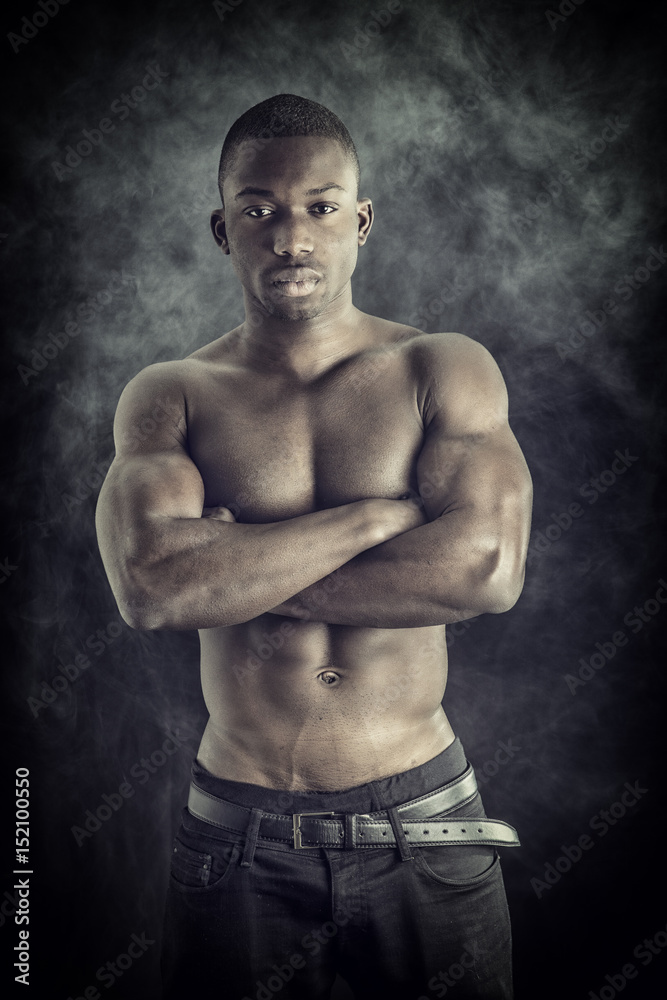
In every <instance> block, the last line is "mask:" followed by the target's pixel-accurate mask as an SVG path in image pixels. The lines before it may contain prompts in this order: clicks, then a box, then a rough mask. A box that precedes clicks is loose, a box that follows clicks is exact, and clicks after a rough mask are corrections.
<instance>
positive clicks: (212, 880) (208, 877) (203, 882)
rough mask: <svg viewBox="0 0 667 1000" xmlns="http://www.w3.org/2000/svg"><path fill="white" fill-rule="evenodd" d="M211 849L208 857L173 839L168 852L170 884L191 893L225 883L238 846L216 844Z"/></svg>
mask: <svg viewBox="0 0 667 1000" xmlns="http://www.w3.org/2000/svg"><path fill="white" fill-rule="evenodd" d="M210 850H211V852H212V853H210V854H209V853H206V851H203V850H195V849H194V848H192V847H189V846H188V845H187V844H186V843H184V842H183V841H182V840H181V839H180V838H179V837H176V839H175V840H174V847H173V850H172V852H171V882H172V885H176V886H178V888H179V889H186V890H189V891H191V892H192V891H194V892H196V891H198V890H199V891H210V890H211V889H217V888H218V887H219V886H220V885H221V884H222V883H223V882H224V881H226V878H227V877H228V875H229V873H230V872H231V870H232V867H233V866H234V864H235V863H236V861H237V860H238V855H239V847H238V845H237V844H231V843H229V844H228V843H224V842H222V841H219V842H218V843H216V844H215V846H212V847H211V848H210Z"/></svg>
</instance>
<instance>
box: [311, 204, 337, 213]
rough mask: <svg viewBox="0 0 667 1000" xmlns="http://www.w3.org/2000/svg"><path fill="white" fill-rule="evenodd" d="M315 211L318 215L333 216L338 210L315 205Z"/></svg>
mask: <svg viewBox="0 0 667 1000" xmlns="http://www.w3.org/2000/svg"><path fill="white" fill-rule="evenodd" d="M313 211H314V212H317V214H318V215H331V214H332V212H335V211H336V209H335V208H334V206H333V205H315V207H314V209H313Z"/></svg>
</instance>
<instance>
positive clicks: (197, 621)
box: [107, 499, 415, 629]
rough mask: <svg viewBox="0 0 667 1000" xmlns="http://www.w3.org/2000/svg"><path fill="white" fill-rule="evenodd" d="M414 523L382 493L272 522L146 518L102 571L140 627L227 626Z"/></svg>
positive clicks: (400, 504) (128, 615)
mask: <svg viewBox="0 0 667 1000" xmlns="http://www.w3.org/2000/svg"><path fill="white" fill-rule="evenodd" d="M414 523H415V515H414V509H411V508H410V505H408V504H406V503H405V502H404V501H395V500H393V501H392V500H380V499H378V500H364V501H359V502H357V503H351V504H346V505H344V506H342V507H336V508H332V509H330V510H322V511H316V512H314V513H311V514H306V515H303V516H301V517H295V518H291V519H288V520H285V521H278V522H274V523H271V524H243V523H225V522H223V521H220V520H215V519H212V518H211V519H209V518H170V517H151V518H148V519H147V520H146V522H145V523H144V524H143V526H142V529H143V530H138V531H137V532H136V539H135V542H134V544H131V545H130V546H128V550H127V551H125V552H124V553H123V554H122V555H121V556H119V557H113V558H109V559H108V560H107V561H108V562H109V563H110V564H111V565H110V566H108V567H107V568H108V572H109V576H110V579H111V580H112V586H113V589H114V593H115V594H116V597H117V599H118V602H119V606H120V608H121V612H122V613H123V616H124V617H125V618H126V620H127V621H128V622H129V623H130V624H131V625H133V626H134V627H136V628H145V629H159V628H167V629H195V628H197V629H200V628H215V627H220V626H229V625H235V624H238V623H239V622H244V621H249V620H250V619H252V618H255V617H257V616H258V615H260V614H262V613H263V612H265V611H268V610H269V609H270V608H272V607H273V606H274V605H275V604H276V603H277V602H278V601H281V600H284V599H286V598H287V597H289V596H290V595H291V594H293V593H295V592H296V591H299V590H303V589H304V588H307V587H308V586H309V585H311V584H312V583H314V582H315V581H316V580H318V579H321V578H322V577H324V576H327V575H328V574H330V573H332V572H334V570H336V569H337V568H338V567H339V566H342V565H344V564H345V563H347V562H348V561H349V560H350V559H352V558H353V557H354V556H355V555H357V554H358V553H359V552H362V551H364V550H365V549H367V548H369V547H370V546H373V545H377V544H381V543H382V542H383V541H385V540H386V539H388V538H391V537H393V536H394V535H396V534H398V533H400V532H402V531H405V530H407V529H409V528H410V527H411V526H412V525H413V524H414Z"/></svg>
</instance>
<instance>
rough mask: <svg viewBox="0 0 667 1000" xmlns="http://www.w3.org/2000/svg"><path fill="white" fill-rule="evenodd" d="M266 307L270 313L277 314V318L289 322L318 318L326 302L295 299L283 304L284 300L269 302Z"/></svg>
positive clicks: (271, 314)
mask: <svg viewBox="0 0 667 1000" xmlns="http://www.w3.org/2000/svg"><path fill="white" fill-rule="evenodd" d="M265 308H266V310H267V312H268V313H269V315H270V316H275V318H276V319H280V320H283V321H284V322H287V323H289V322H293V323H298V322H303V321H304V320H308V319H316V318H317V317H318V316H319V315H321V313H323V312H324V309H325V303H322V302H319V303H317V304H316V303H314V302H311V303H307V302H296V301H295V302H290V303H289V304H287V303H285V304H283V303H282V302H280V303H279V302H268V303H267V304H266V307H265Z"/></svg>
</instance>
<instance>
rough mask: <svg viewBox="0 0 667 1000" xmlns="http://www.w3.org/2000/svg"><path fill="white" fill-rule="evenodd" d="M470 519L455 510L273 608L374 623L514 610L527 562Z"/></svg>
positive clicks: (396, 624)
mask: <svg viewBox="0 0 667 1000" xmlns="http://www.w3.org/2000/svg"><path fill="white" fill-rule="evenodd" d="M466 520H467V517H466V514H465V513H464V512H462V511H453V512H452V513H451V514H446V515H443V516H442V517H440V518H437V519H436V520H435V521H432V522H430V523H429V524H425V525H422V526H420V527H417V528H415V529H414V530H412V531H408V532H405V533H404V534H402V535H400V536H398V537H396V538H393V539H391V540H390V541H387V542H385V543H384V544H382V545H378V546H376V547H375V548H373V549H369V550H368V551H366V552H363V553H361V554H360V555H358V556H356V557H354V558H353V559H352V560H350V562H348V563H346V564H345V565H344V566H343V567H341V569H340V570H338V572H337V573H334V574H333V575H332V576H330V577H327V578H326V579H323V580H320V581H318V583H316V584H314V585H312V586H310V587H308V588H306V589H305V590H303V591H301V592H300V593H298V594H295V595H294V596H293V597H292V598H290V599H289V600H288V601H285V602H284V603H283V604H281V605H279V606H278V607H275V608H272V609H271V610H272V611H273V612H274V613H275V614H283V615H286V616H288V617H293V618H300V619H304V620H310V621H322V622H326V623H328V624H332V625H356V626H361V627H374V628H418V627H421V626H428V625H443V624H448V623H451V622H457V621H462V620H464V619H467V618H473V617H475V616H476V615H479V614H483V613H485V612H497V611H504V610H507V609H508V608H509V607H511V606H512V605H513V604H514V602H515V601H516V599H517V597H518V594H519V592H520V590H521V584H522V581H523V569H522V563H521V559H520V558H519V557H518V555H517V553H516V552H515V551H512V549H513V546H511V545H510V544H508V545H506V546H505V547H504V548H505V551H500V549H499V548H497V547H496V546H495V545H494V544H484V541H483V540H479V539H477V540H476V539H475V538H474V533H473V532H471V531H470V530H469V526H468V525H467V524H466ZM480 534H482V533H481V532H480Z"/></svg>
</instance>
